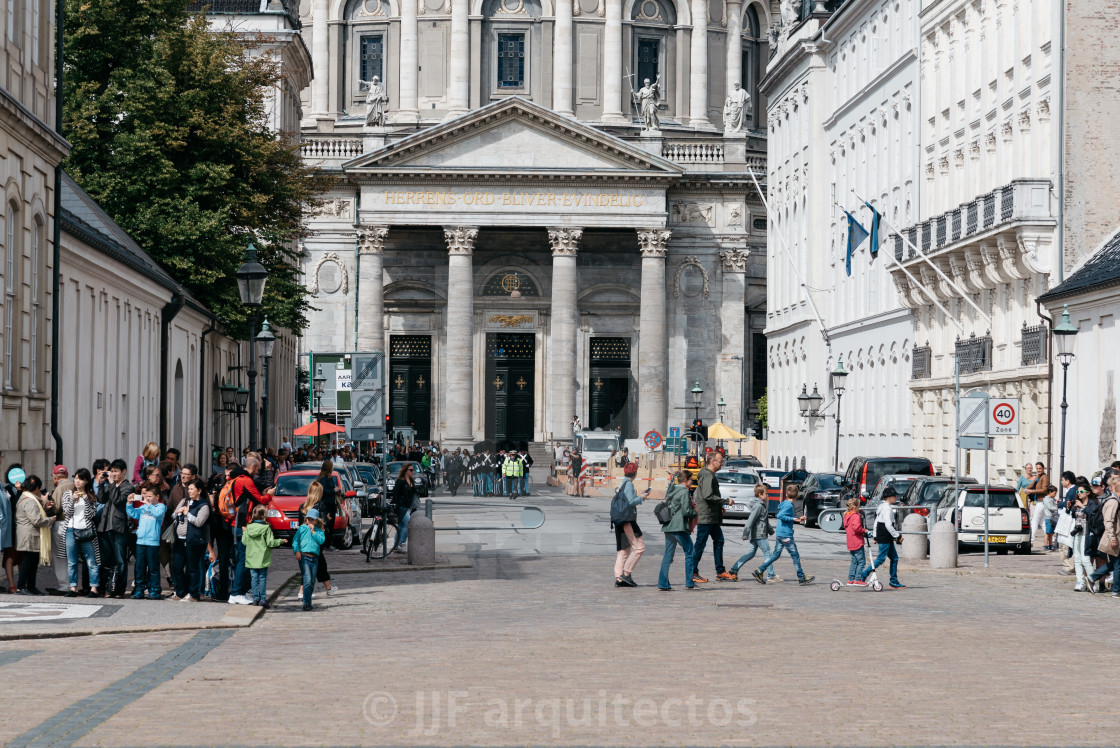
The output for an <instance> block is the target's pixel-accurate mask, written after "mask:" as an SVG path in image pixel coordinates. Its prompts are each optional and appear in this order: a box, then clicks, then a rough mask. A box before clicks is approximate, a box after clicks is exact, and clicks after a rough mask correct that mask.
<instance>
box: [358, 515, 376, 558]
mask: <svg viewBox="0 0 1120 748" xmlns="http://www.w3.org/2000/svg"><path fill="white" fill-rule="evenodd" d="M377 525H378V522H377V520H374V523H373V524H372V525H370V526H369V529H368V530H366V534H365V535H363V536H362V555H364V556H365V557H366V563H367V564H368V563H369V560H370V558H371V557H372V554H373V531H374V530H376V529H377Z"/></svg>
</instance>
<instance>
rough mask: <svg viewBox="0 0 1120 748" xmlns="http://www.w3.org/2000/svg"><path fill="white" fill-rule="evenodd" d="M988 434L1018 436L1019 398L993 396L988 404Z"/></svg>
mask: <svg viewBox="0 0 1120 748" xmlns="http://www.w3.org/2000/svg"><path fill="white" fill-rule="evenodd" d="M988 434H989V435H990V436H1018V434H1019V398H1017V397H1001V398H992V399H991V401H989V406H988Z"/></svg>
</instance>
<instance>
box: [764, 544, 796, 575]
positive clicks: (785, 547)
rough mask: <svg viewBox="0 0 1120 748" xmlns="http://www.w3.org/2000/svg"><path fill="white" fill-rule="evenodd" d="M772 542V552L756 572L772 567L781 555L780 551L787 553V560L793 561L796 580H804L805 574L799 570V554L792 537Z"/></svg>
mask: <svg viewBox="0 0 1120 748" xmlns="http://www.w3.org/2000/svg"><path fill="white" fill-rule="evenodd" d="M774 540H775V543H774V552H773V553H771V554H770V555H769V556H767V557H766V560H765V561H763V562H762V566H760V567H758V570H759V571H760V572H761V571H766V570H767V569H769V568H770V567H771V566H773V565H774V562H775V561H777V560H778V557H779V556H781V555H782V551H789V558H790V560H791V561H793V569H794V571H796V572H797V578H798V579H804V578H805V572H804V571H802V570H801V554H800V553H798V552H797V543H795V542H793V538H792V537H790V538H775V539H774Z"/></svg>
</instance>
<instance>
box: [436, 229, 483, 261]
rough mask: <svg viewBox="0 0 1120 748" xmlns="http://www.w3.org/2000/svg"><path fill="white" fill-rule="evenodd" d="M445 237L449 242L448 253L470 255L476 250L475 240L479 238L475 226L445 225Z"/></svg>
mask: <svg viewBox="0 0 1120 748" xmlns="http://www.w3.org/2000/svg"><path fill="white" fill-rule="evenodd" d="M443 238H444V240H445V241H446V242H447V254H449V255H469V254H471V253H472V252H474V240H475V239H477V238H478V228H477V227H475V226H444V227H443Z"/></svg>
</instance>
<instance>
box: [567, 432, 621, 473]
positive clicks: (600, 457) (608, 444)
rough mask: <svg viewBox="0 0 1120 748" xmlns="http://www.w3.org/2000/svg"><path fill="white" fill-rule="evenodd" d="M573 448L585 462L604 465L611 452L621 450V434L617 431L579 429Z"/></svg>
mask: <svg viewBox="0 0 1120 748" xmlns="http://www.w3.org/2000/svg"><path fill="white" fill-rule="evenodd" d="M575 448H576V450H578V451H579V453H580V456H581V457H582V458H583V461H584V462H585V463H588V462H589V463H591V464H593V465H604V466H605V465H606V464H607V460H608V459H610V456H611V452H621V451H622V435H621V434H620V433H619V432H617V431H580V432H579V433H578V434H576V435H575Z"/></svg>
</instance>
